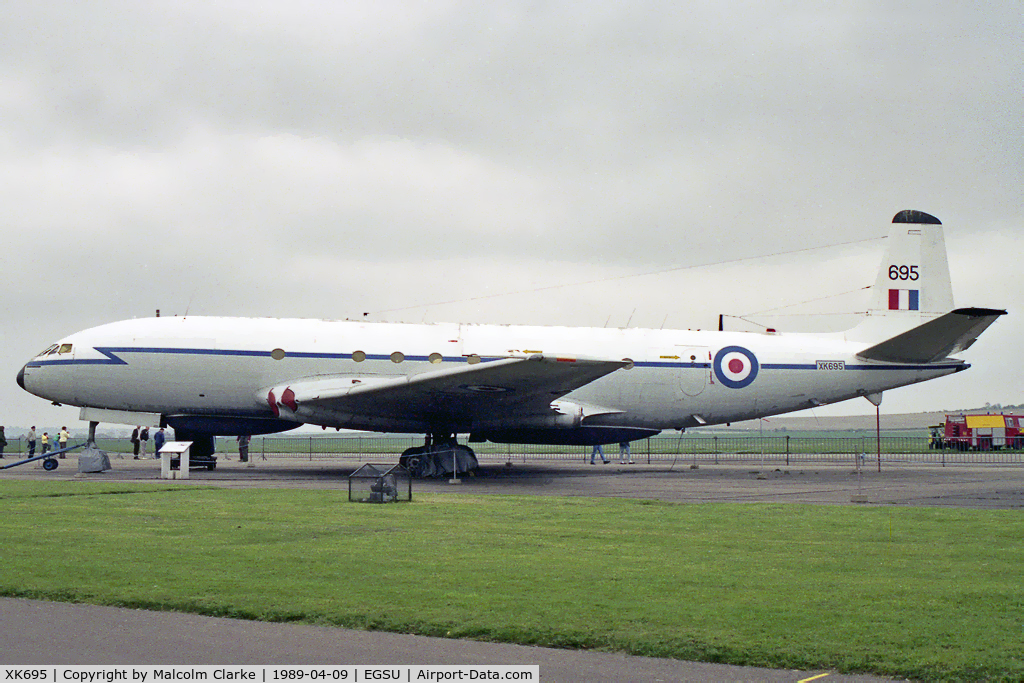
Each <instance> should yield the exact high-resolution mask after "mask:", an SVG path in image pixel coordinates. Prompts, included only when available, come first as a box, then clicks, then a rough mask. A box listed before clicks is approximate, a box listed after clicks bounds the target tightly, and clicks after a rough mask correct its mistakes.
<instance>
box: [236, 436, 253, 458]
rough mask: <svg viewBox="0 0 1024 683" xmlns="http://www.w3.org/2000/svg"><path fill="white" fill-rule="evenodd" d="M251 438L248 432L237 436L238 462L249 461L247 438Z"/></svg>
mask: <svg viewBox="0 0 1024 683" xmlns="http://www.w3.org/2000/svg"><path fill="white" fill-rule="evenodd" d="M251 438H252V437H251V436H249V435H248V434H240V435H239V436H238V460H239V461H240V462H249V439H251Z"/></svg>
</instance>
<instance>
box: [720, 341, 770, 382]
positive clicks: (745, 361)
mask: <svg viewBox="0 0 1024 683" xmlns="http://www.w3.org/2000/svg"><path fill="white" fill-rule="evenodd" d="M713 366H714V369H715V377H716V378H717V379H718V381H719V382H721V383H722V384H724V385H725V386H727V387H729V388H730V389H742V388H743V387H745V386H749V385H750V383H751V382H753V381H754V380H755V379H756V378H757V371H758V368H759V367H760V366H759V365H758V362H757V357H756V356H755V355H754V354H753V353H751V352H750V351H748V350H747V349H745V348H743V347H742V346H726V347H725V348H724V349H722V350H721V351H719V352H718V353H716V354H715V361H714V363H713Z"/></svg>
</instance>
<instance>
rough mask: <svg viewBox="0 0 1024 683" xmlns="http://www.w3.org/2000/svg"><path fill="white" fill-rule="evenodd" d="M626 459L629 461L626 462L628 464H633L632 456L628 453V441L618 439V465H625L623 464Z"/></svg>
mask: <svg viewBox="0 0 1024 683" xmlns="http://www.w3.org/2000/svg"><path fill="white" fill-rule="evenodd" d="M627 461H629V462H628V464H630V465H632V464H633V456H632V455H630V453H629V442H628V441H620V442H619V464H620V465H625V464H627Z"/></svg>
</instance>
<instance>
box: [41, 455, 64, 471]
mask: <svg viewBox="0 0 1024 683" xmlns="http://www.w3.org/2000/svg"><path fill="white" fill-rule="evenodd" d="M59 465H60V463H59V462H57V461H56V460H54V459H53V458H47V459H46V460H44V461H43V469H44V470H46V471H47V472H52V471H53V470H55V469H57V467H58V466H59Z"/></svg>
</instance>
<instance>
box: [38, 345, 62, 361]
mask: <svg viewBox="0 0 1024 683" xmlns="http://www.w3.org/2000/svg"><path fill="white" fill-rule="evenodd" d="M56 350H57V344H51V345H50V346H47V347H46V348H45V349H43V350H42V351H40V352H39V356H48V355H50V354H51V353H53V352H54V351H56ZM39 356H36V358H39Z"/></svg>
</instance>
